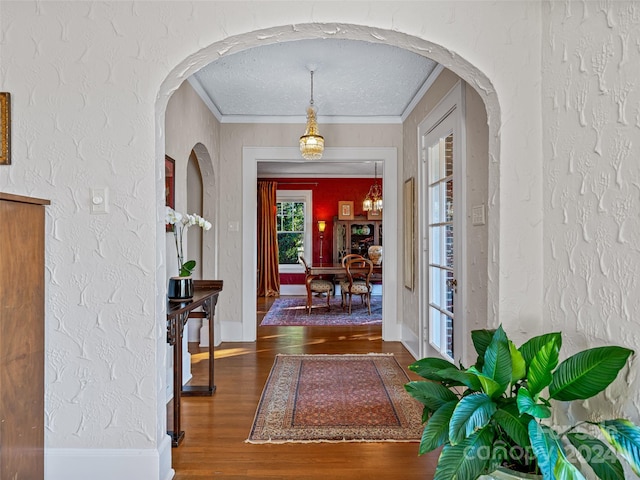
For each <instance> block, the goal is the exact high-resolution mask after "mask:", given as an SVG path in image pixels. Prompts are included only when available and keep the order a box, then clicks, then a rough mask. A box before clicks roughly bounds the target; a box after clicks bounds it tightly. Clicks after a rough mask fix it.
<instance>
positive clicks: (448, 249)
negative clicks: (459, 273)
mask: <svg viewBox="0 0 640 480" xmlns="http://www.w3.org/2000/svg"><path fill="white" fill-rule="evenodd" d="M443 229H444V235H445V238H444V248H445V258H443V259H442V261H441V264H442V265H446V266H447V267H449V268H453V225H446V226H444V227H443Z"/></svg>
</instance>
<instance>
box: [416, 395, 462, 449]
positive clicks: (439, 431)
mask: <svg viewBox="0 0 640 480" xmlns="http://www.w3.org/2000/svg"><path fill="white" fill-rule="evenodd" d="M457 404H458V402H457V401H452V402H448V403H445V404H444V405H442V406H441V407H440V408H439V409H438V410H436V411H435V412H434V413H433V415H431V418H430V419H429V421H428V422H427V424H426V426H425V427H424V431H423V432H422V440H421V441H420V448H419V450H418V455H423V454H425V453H427V452H431V451H432V450H435V449H436V448H438V447H440V446H442V445H444V444H445V443H447V442H448V441H449V421H450V420H451V415H452V414H453V410H454V408H456V405H457Z"/></svg>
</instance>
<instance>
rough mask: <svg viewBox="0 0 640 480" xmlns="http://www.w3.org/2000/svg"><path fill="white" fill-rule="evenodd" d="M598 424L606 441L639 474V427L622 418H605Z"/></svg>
mask: <svg viewBox="0 0 640 480" xmlns="http://www.w3.org/2000/svg"><path fill="white" fill-rule="evenodd" d="M598 426H599V427H600V430H601V431H602V433H603V434H604V437H605V439H606V440H607V442H609V443H610V444H611V445H612V446H613V448H615V449H616V451H617V452H618V453H619V454H620V455H622V458H624V459H625V460H626V461H627V462H629V465H631V468H632V469H633V471H634V472H635V473H636V475H638V476H640V427H638V426H637V425H634V424H633V423H631V422H630V421H629V420H625V419H622V418H619V419H617V420H607V421H605V422H603V423H601V424H600V425H598Z"/></svg>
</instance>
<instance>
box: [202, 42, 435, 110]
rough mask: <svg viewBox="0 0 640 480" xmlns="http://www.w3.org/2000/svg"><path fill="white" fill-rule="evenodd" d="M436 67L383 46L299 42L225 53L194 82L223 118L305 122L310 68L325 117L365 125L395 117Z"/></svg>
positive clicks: (405, 52) (357, 43) (316, 102)
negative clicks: (275, 118) (384, 118)
mask: <svg viewBox="0 0 640 480" xmlns="http://www.w3.org/2000/svg"><path fill="white" fill-rule="evenodd" d="M436 66H437V64H436V63H435V62H433V61H432V60H430V59H428V58H425V57H423V56H420V55H417V54H415V53H412V52H409V51H407V50H403V49H401V48H397V47H393V46H389V45H385V44H380V43H369V42H363V41H354V40H337V39H316V40H299V41H291V42H282V43H275V44H271V45H266V46H262V47H256V48H251V49H248V50H244V51H241V52H238V53H235V54H231V55H225V56H223V57H222V58H220V59H219V60H216V61H215V62H212V63H210V64H209V65H208V66H206V67H204V68H203V69H201V70H200V71H198V72H197V73H196V74H194V76H193V78H192V79H191V83H192V85H194V84H195V85H198V84H199V86H200V88H201V91H200V92H199V93H200V95H201V96H202V95H205V96H206V99H208V100H209V101H210V105H211V104H212V105H213V106H215V109H216V110H217V112H216V114H217V116H218V117H221V118H219V119H220V120H221V121H234V120H233V118H232V117H234V116H238V117H300V118H304V115H305V109H306V106H307V105H308V104H309V99H310V93H311V92H310V90H311V85H310V73H309V71H310V69H313V70H314V72H315V73H314V95H313V96H314V102H315V105H316V108H317V109H318V116H319V117H320V118H322V117H357V118H359V119H361V121H363V122H368V121H376V119H377V118H379V117H396V119H398V118H399V117H400V116H401V115H402V114H403V113H404V112H405V110H406V108H407V106H408V105H409V104H410V103H411V101H412V100H413V98H414V97H415V96H416V94H417V93H418V92H419V90H420V88H421V87H422V86H423V84H424V83H425V81H426V79H427V78H428V77H429V75H430V74H431V72H432V71H433V70H434V68H435V67H436ZM246 120H247V119H246V118H243V121H246ZM263 120H264V119H263ZM254 121H260V118H255V119H254ZM325 121H327V119H326V118H325ZM378 121H379V120H378Z"/></svg>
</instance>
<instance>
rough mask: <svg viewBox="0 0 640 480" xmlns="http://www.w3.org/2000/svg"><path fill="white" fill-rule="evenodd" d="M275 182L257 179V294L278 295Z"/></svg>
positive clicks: (262, 295) (260, 295)
mask: <svg viewBox="0 0 640 480" xmlns="http://www.w3.org/2000/svg"><path fill="white" fill-rule="evenodd" d="M277 190H278V183H277V182H267V181H258V228H257V231H258V242H257V244H258V292H257V294H258V296H259V297H278V296H280V274H279V272H278V229H277V224H276V210H277V204H276V202H277V197H276V193H277Z"/></svg>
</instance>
